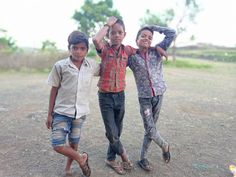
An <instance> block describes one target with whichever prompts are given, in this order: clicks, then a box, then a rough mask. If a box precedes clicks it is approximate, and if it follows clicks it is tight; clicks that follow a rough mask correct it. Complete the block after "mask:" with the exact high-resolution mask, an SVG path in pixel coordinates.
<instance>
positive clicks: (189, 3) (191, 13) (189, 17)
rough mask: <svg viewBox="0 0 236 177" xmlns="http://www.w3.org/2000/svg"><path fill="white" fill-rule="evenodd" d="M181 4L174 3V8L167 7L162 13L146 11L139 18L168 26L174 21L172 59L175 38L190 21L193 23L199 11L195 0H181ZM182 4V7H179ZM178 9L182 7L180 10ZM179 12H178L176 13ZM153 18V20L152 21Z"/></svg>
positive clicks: (174, 51) (174, 54) (144, 22)
mask: <svg viewBox="0 0 236 177" xmlns="http://www.w3.org/2000/svg"><path fill="white" fill-rule="evenodd" d="M178 2H180V1H178ZM181 2H182V3H181V4H177V5H176V10H175V9H168V10H166V11H165V12H164V13H163V14H161V15H158V14H151V13H150V12H149V13H147V17H146V18H143V19H141V22H142V25H143V24H150V22H153V23H152V24H160V25H162V26H169V25H170V23H175V26H176V37H175V39H174V41H173V50H172V56H173V60H175V59H176V40H177V38H178V37H179V35H180V34H181V33H183V32H185V31H186V30H187V26H188V24H190V23H195V18H196V15H197V14H198V13H199V12H200V8H199V5H198V4H197V0H183V1H181ZM181 6H182V7H181ZM179 9H182V10H181V11H180V10H179ZM177 12H180V13H177ZM154 20H155V21H154Z"/></svg>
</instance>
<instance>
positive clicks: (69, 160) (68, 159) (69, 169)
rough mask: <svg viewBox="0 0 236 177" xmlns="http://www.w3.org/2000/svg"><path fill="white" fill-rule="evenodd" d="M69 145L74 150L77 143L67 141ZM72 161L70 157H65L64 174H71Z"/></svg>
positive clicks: (76, 148)
mask: <svg viewBox="0 0 236 177" xmlns="http://www.w3.org/2000/svg"><path fill="white" fill-rule="evenodd" d="M69 145H70V147H71V148H72V149H74V150H75V151H77V150H78V144H72V143H69ZM72 162H73V159H71V158H67V162H66V168H65V173H66V174H71V173H72V172H71V164H72Z"/></svg>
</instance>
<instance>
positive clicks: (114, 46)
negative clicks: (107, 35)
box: [111, 44, 121, 50]
mask: <svg viewBox="0 0 236 177" xmlns="http://www.w3.org/2000/svg"><path fill="white" fill-rule="evenodd" d="M120 46H121V44H119V45H113V44H111V47H112V48H113V49H116V50H119V48H120Z"/></svg>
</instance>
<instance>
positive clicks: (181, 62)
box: [164, 59, 213, 69]
mask: <svg viewBox="0 0 236 177" xmlns="http://www.w3.org/2000/svg"><path fill="white" fill-rule="evenodd" d="M164 65H166V66H168V67H176V68H190V69H209V68H212V67H213V65H211V64H209V63H201V62H199V60H198V61H194V60H191V59H178V60H176V61H169V60H168V61H164Z"/></svg>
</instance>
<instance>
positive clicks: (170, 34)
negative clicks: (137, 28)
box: [148, 25, 176, 50]
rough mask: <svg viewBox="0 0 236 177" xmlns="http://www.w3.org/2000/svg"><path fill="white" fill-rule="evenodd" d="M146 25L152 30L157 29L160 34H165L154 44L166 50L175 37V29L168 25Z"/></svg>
mask: <svg viewBox="0 0 236 177" xmlns="http://www.w3.org/2000/svg"><path fill="white" fill-rule="evenodd" d="M148 27H149V28H151V29H152V30H153V31H157V32H159V33H160V34H164V35H165V38H164V39H163V40H162V41H161V42H160V43H158V44H157V45H156V46H160V47H161V48H162V49H164V50H167V49H168V48H169V47H170V45H171V43H172V41H173V40H174V39H175V37H176V31H175V30H174V29H172V28H170V27H162V26H158V25H149V26H148Z"/></svg>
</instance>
